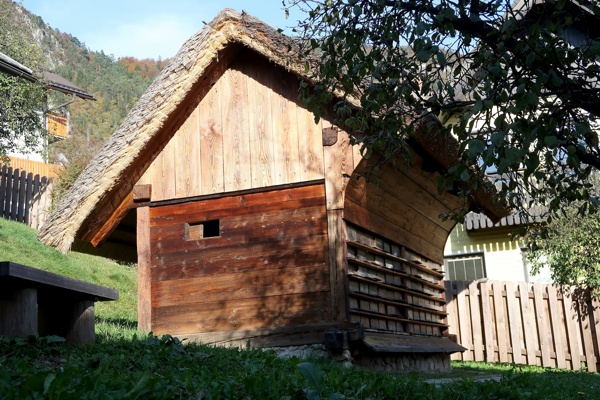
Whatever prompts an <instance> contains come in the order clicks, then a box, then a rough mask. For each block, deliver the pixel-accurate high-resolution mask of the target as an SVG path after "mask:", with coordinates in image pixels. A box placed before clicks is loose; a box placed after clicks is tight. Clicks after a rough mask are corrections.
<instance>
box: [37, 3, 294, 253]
mask: <svg viewBox="0 0 600 400" xmlns="http://www.w3.org/2000/svg"><path fill="white" fill-rule="evenodd" d="M230 43H240V44H242V45H243V46H246V47H249V48H251V49H253V50H254V51H256V52H258V53H260V54H262V55H263V56H265V57H266V58H267V59H269V60H270V61H271V62H274V63H276V64H278V65H280V66H282V67H284V68H286V69H288V70H289V71H290V72H292V73H295V74H297V75H302V73H303V69H302V68H301V66H300V65H299V64H297V63H294V59H296V57H295V56H296V55H297V52H296V51H297V46H296V42H295V41H294V40H293V39H291V38H289V37H287V36H285V35H283V34H281V33H280V32H278V31H276V30H275V29H273V28H272V27H270V26H269V25H267V24H265V23H264V22H262V21H260V20H258V19H257V18H254V17H252V16H250V15H248V14H247V13H243V14H240V13H238V12H236V11H234V10H231V9H225V10H223V11H221V12H220V13H219V14H218V15H217V16H216V17H215V19H214V20H213V21H211V22H210V23H208V24H206V25H205V26H204V27H203V28H202V29H201V30H200V31H198V32H197V33H196V34H194V35H193V36H192V37H191V38H189V39H188V40H187V41H186V42H185V43H184V44H183V46H182V47H181V49H180V50H179V52H178V53H177V54H176V56H175V57H174V58H173V60H172V61H171V62H170V63H169V64H168V65H167V66H166V67H165V68H164V69H163V70H162V71H161V73H160V74H159V75H158V76H157V77H156V79H155V80H154V82H153V83H152V84H151V85H150V87H149V88H148V89H147V90H146V91H145V92H144V94H143V95H142V97H141V98H140V100H139V101H138V102H137V103H136V104H135V106H134V107H133V108H132V109H131V111H130V112H129V114H128V115H127V117H125V120H124V121H123V123H122V124H121V126H120V127H119V128H117V130H116V131H115V132H114V134H113V135H112V136H111V137H110V138H109V139H108V141H107V142H106V144H105V145H104V146H103V147H102V148H101V149H100V151H99V152H98V153H97V154H96V155H95V156H94V158H93V159H92V161H91V162H90V163H89V164H88V166H87V167H86V168H85V169H84V170H83V172H82V173H81V175H80V176H79V177H78V179H77V180H76V181H75V183H74V184H73V186H72V188H71V189H70V190H69V191H68V192H67V193H66V195H65V196H64V197H63V199H62V200H61V201H60V203H59V204H58V206H57V208H56V210H55V211H54V212H53V213H52V214H51V215H50V216H49V218H48V220H47V221H46V223H45V224H44V225H43V226H42V228H41V229H40V231H39V234H38V239H39V240H40V241H41V242H42V243H45V244H47V245H50V246H54V247H56V248H57V249H58V250H60V251H62V252H68V251H69V250H70V248H71V245H72V243H73V241H74V239H75V236H76V235H77V233H78V231H79V230H80V229H81V228H82V226H83V225H84V223H85V222H86V220H87V219H88V218H90V216H91V212H92V211H93V210H94V208H95V207H96V206H97V205H98V204H99V203H100V202H107V201H110V202H111V203H113V205H114V208H116V207H117V206H118V205H119V204H120V202H121V201H122V199H119V198H116V199H108V198H107V196H109V195H110V194H111V193H115V189H117V187H118V186H119V185H125V184H129V185H133V184H135V182H130V179H129V178H128V176H127V174H126V172H127V171H128V168H130V167H131V166H132V165H133V164H134V163H135V162H136V161H137V160H138V159H139V158H140V157H143V156H144V151H145V150H146V149H147V148H146V146H147V145H148V143H149V141H150V140H151V139H152V137H153V136H154V135H155V134H157V133H158V132H159V131H160V130H161V128H162V127H163V126H164V124H165V122H166V120H167V118H168V117H169V115H170V114H171V113H172V112H174V111H175V110H176V109H177V107H178V106H179V105H180V104H181V102H182V101H183V100H184V98H185V96H186V95H187V94H188V92H189V91H190V89H191V88H192V86H193V85H194V84H195V83H196V82H197V81H198V79H200V78H201V77H202V74H203V73H204V72H205V70H206V68H207V67H208V66H209V65H211V63H213V62H214V61H215V60H216V61H217V62H218V57H219V51H221V50H223V49H224V48H225V47H226V46H227V45H228V44H230Z"/></svg>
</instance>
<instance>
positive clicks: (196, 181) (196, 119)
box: [184, 107, 202, 197]
mask: <svg viewBox="0 0 600 400" xmlns="http://www.w3.org/2000/svg"><path fill="white" fill-rule="evenodd" d="M187 127H188V132H187V134H186V138H185V141H184V146H185V147H186V150H185V164H186V166H185V169H186V170H187V171H186V187H187V188H188V190H187V193H186V197H187V196H199V195H201V194H202V154H201V153H200V109H199V107H196V109H195V110H194V111H192V113H191V114H190V116H189V118H188V120H187Z"/></svg>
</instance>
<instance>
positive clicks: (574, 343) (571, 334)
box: [563, 290, 581, 371]
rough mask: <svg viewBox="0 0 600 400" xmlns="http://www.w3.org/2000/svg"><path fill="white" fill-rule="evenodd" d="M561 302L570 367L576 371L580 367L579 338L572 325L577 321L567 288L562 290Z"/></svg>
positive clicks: (575, 311) (571, 298)
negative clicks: (562, 304)
mask: <svg viewBox="0 0 600 400" xmlns="http://www.w3.org/2000/svg"><path fill="white" fill-rule="evenodd" d="M563 302H564V309H565V325H566V326H567V335H568V338H567V343H568V344H569V353H570V355H571V369H573V370H576V371H577V370H579V369H580V368H581V357H580V354H579V338H578V336H577V333H576V330H575V327H574V325H573V324H574V323H576V321H577V310H576V308H575V304H574V302H573V297H572V296H571V292H570V291H569V290H567V291H564V292H563Z"/></svg>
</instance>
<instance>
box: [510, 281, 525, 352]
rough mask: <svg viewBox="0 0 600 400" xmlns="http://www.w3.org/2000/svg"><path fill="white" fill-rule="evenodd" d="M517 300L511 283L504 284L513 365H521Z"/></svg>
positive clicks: (520, 326)
mask: <svg viewBox="0 0 600 400" xmlns="http://www.w3.org/2000/svg"><path fill="white" fill-rule="evenodd" d="M516 300H517V298H516V293H515V285H514V283H513V282H511V281H508V282H506V303H507V311H508V321H507V322H508V324H509V327H510V343H511V347H512V357H513V359H512V362H513V363H515V364H522V363H523V356H522V354H521V338H520V337H519V332H522V324H521V318H520V315H521V313H520V312H519V311H520V308H519V307H518V305H517V301H516Z"/></svg>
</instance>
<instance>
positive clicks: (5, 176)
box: [0, 165, 9, 218]
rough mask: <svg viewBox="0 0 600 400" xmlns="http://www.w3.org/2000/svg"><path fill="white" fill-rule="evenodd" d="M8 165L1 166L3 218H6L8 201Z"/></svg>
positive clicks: (1, 212) (0, 205)
mask: <svg viewBox="0 0 600 400" xmlns="http://www.w3.org/2000/svg"><path fill="white" fill-rule="evenodd" d="M8 169H9V168H8V167H7V166H6V165H2V168H1V172H2V174H1V176H0V178H1V179H0V215H1V216H2V218H6V205H7V204H8V202H7V201H6V185H7V184H8V175H9V173H8Z"/></svg>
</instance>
